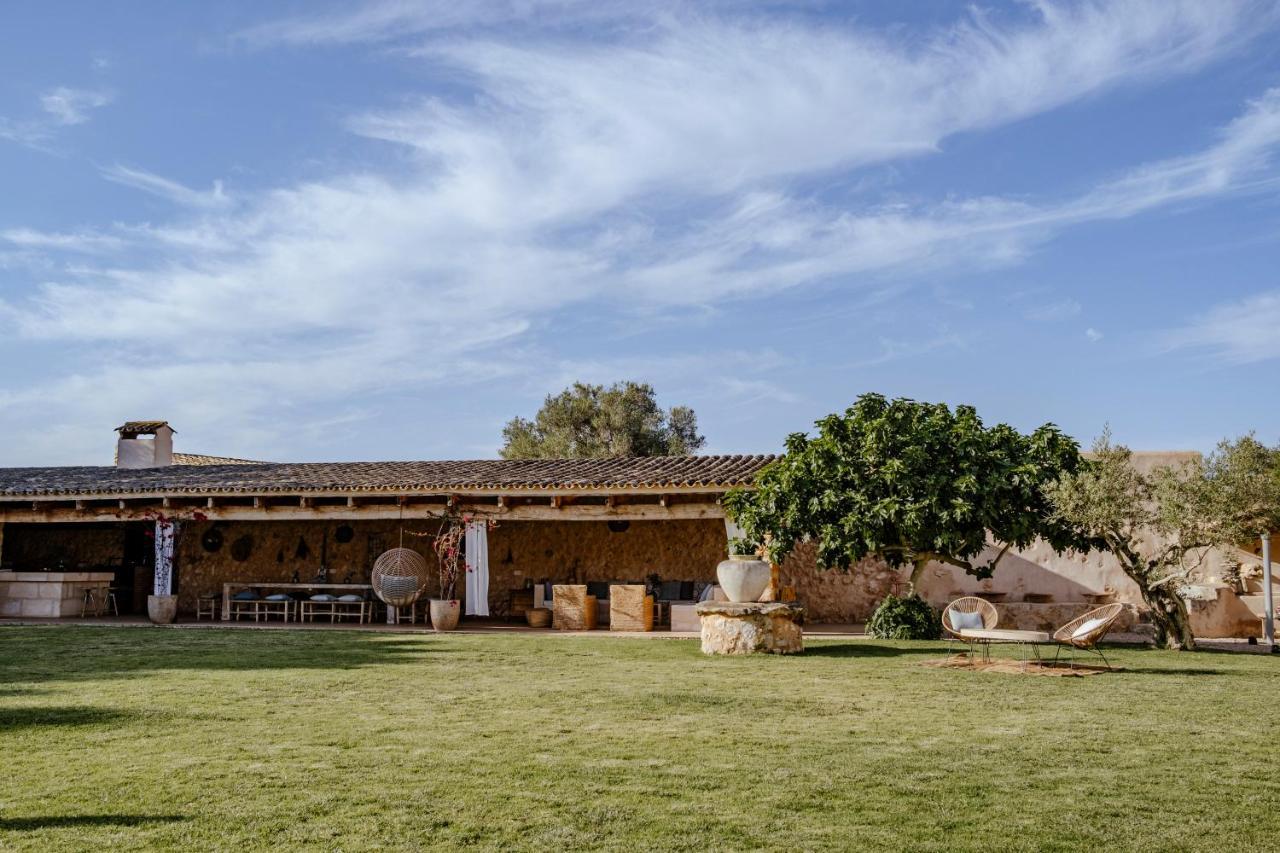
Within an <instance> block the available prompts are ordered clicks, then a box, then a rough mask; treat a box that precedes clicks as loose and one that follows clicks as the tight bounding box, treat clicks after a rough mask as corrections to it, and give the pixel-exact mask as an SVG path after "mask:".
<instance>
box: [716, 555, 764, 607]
mask: <svg viewBox="0 0 1280 853" xmlns="http://www.w3.org/2000/svg"><path fill="white" fill-rule="evenodd" d="M769 577H770V570H769V564H768V563H766V562H765V561H764V560H757V559H756V558H755V557H738V556H733V557H730V558H729V559H727V560H725V561H724V562H723V563H721V564H720V565H718V566H716V580H718V581H719V582H720V588H721V589H722V590H724V594H725V595H726V596H728V598H729V600H730V601H759V600H760V596H762V595H764V591H765V590H766V589H768V588H769Z"/></svg>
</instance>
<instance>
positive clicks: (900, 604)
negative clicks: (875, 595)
mask: <svg viewBox="0 0 1280 853" xmlns="http://www.w3.org/2000/svg"><path fill="white" fill-rule="evenodd" d="M867 633H868V634H870V635H871V636H873V637H876V638H877V639H881V640H936V639H938V638H939V637H941V636H942V616H941V614H939V613H938V611H936V610H934V609H933V608H932V607H930V606H929V603H928V602H927V601H925V600H924V599H923V598H921V597H920V596H918V595H908V596H904V597H902V598H899V597H898V596H896V595H886V596H885V598H884V601H881V602H880V606H879V607H877V608H876V612H875V613H872V614H871V619H870V620H868V622H867Z"/></svg>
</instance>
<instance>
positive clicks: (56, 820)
mask: <svg viewBox="0 0 1280 853" xmlns="http://www.w3.org/2000/svg"><path fill="white" fill-rule="evenodd" d="M187 819H188V818H187V817H186V815H176V814H83V815H42V816H38V817H0V831H3V830H10V831H12V832H31V831H33V830H37V829H65V828H68V827H83V826H145V825H146V824H148V823H175V822H177V821H181V820H187Z"/></svg>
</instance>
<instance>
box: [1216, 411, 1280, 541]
mask: <svg viewBox="0 0 1280 853" xmlns="http://www.w3.org/2000/svg"><path fill="white" fill-rule="evenodd" d="M1204 479H1205V487H1206V489H1207V491H1208V494H1207V496H1206V498H1207V500H1208V502H1209V503H1208V511H1209V512H1210V513H1211V515H1212V517H1213V519H1214V521H1215V522H1216V523H1217V524H1218V525H1219V527H1220V538H1221V539H1222V540H1223V541H1224V542H1234V543H1236V544H1242V543H1246V542H1253V541H1256V540H1257V539H1258V538H1259V537H1260V536H1261V534H1263V533H1274V532H1277V531H1280V448H1275V447H1267V446H1266V445H1264V444H1263V443H1262V442H1260V441H1258V440H1257V438H1255V437H1254V436H1253V434H1252V433H1251V434H1249V435H1246V436H1242V437H1241V438H1238V439H1236V440H1235V441H1226V440H1224V441H1222V442H1219V444H1218V447H1217V448H1216V449H1215V450H1214V452H1213V453H1211V454H1210V455H1209V458H1208V459H1206V460H1205V463H1204Z"/></svg>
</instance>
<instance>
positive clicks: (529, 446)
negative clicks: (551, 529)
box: [501, 382, 706, 459]
mask: <svg viewBox="0 0 1280 853" xmlns="http://www.w3.org/2000/svg"><path fill="white" fill-rule="evenodd" d="M502 437H503V446H502V451H501V453H502V458H504V459H553V458H594V457H607V456H685V455H688V454H690V453H696V452H697V451H698V449H699V448H700V447H702V445H703V444H704V443H705V442H706V439H705V438H704V437H703V436H701V435H699V434H698V418H697V416H696V415H695V414H694V411H693V409H691V408H689V407H688V406H673V407H672V408H670V409H668V410H663V409H662V407H660V406H659V405H658V401H657V397H656V395H655V394H654V390H653V386H651V385H648V384H645V383H637V382H618V383H615V384H613V385H611V386H609V387H607V388H606V387H605V386H603V385H587V384H583V383H581V382H577V383H574V385H573V386H572V387H570V388H566V389H565V390H564V391H562V392H560V393H559V394H556V395H549V396H548V397H547V398H546V400H545V401H544V402H543V404H542V408H541V409H539V410H538V412H537V414H536V415H534V417H533V419H532V420H530V419H528V418H522V417H516V418H513V419H511V420H510V421H508V422H507V425H506V427H504V428H503V430H502Z"/></svg>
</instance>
